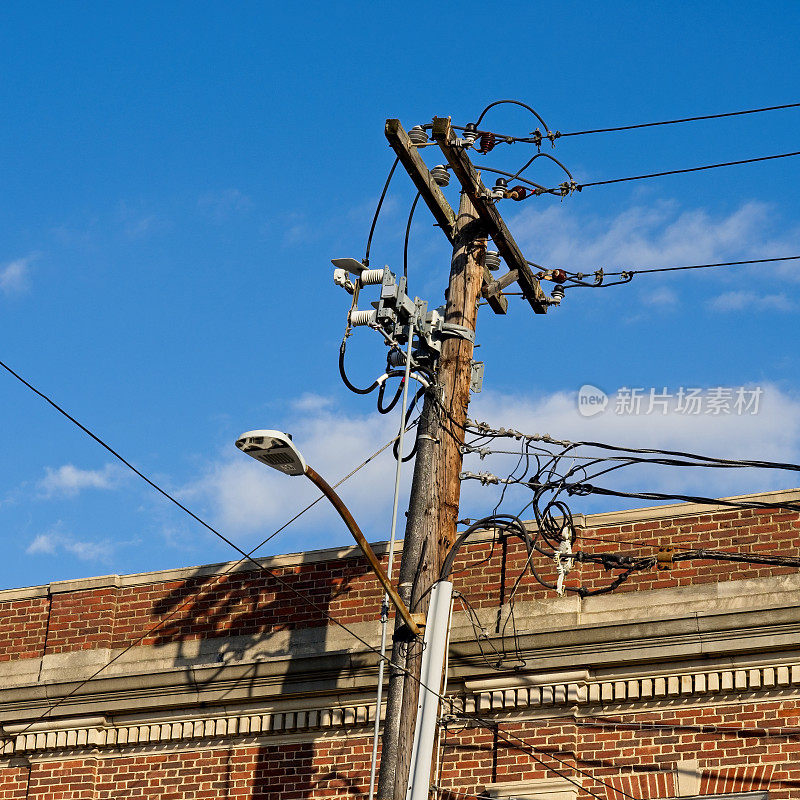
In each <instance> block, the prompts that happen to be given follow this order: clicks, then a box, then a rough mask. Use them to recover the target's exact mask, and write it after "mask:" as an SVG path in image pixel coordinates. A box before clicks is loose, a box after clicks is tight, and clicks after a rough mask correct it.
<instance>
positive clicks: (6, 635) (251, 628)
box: [0, 510, 800, 660]
mask: <svg viewBox="0 0 800 800" xmlns="http://www.w3.org/2000/svg"><path fill="white" fill-rule="evenodd" d="M579 532H580V539H579V541H578V543H577V547H580V548H582V549H585V550H588V551H594V552H621V553H626V554H634V555H653V554H655V553H656V552H657V550H658V548H659V547H660V546H665V547H675V548H677V549H689V548H696V547H701V548H706V549H723V550H724V549H729V550H737V551H743V550H747V551H751V552H754V553H764V552H770V553H781V554H783V555H792V556H800V518H799V517H798V515H796V514H788V513H777V512H771V511H753V510H745V511H723V512H713V513H709V514H707V515H697V516H691V517H685V518H677V519H656V520H652V521H648V522H640V523H635V524H627V525H609V526H604V527H588V528H585V529H581V530H580V531H579ZM501 552H502V549H501V547H500V545H499V544H496V545H495V546H494V547H493V546H492V544H491V543H489V542H482V543H478V544H472V545H467V546H465V547H464V548H463V549H462V552H461V554H460V556H459V558H458V560H457V561H456V566H455V573H456V579H455V584H456V587H457V588H458V589H459V591H461V592H462V593H463V594H464V595H465V596H466V597H467V598H468V599H469V600H470V602H471V603H473V605H475V606H476V607H477V608H481V607H492V606H496V605H497V603H498V600H499V597H500V585H501V571H500V562H501ZM490 554H491V558H489V556H490ZM526 558H527V553H526V551H525V549H524V547H523V545H522V544H521V542H519V540H516V539H511V540H509V542H508V546H507V552H506V573H505V582H506V593H507V592H508V590H510V588H511V587H512V585H513V583H514V581H515V579H516V577H517V576H518V574H519V573H520V571H521V570H522V569H523V568H524V566H525V561H526ZM487 559H488V560H487ZM384 563H385V559H384ZM473 564H478V565H479V566H477V567H471V566H470V565H473ZM542 568H543V571H544V573H545V575H548V576H549V577H550V578H552V577H553V575H552V570H550V571H549V573H548V568H549V565H547V564H545V565H544V566H543V567H542ZM273 571H274V572H275V573H276V574H277V575H278V576H279V577H280V578H281V580H282V581H284V583H285V584H288V585H289V586H291V587H293V589H295V590H296V591H297V592H299V593H301V594H302V595H303V596H305V597H307V598H309V599H310V600H311V601H312V602H313V603H314V605H312V604H311V603H308V602H304V601H302V600H300V599H299V598H298V596H297V594H295V592H293V591H292V590H291V589H289V588H286V586H283V585H281V584H279V583H278V582H277V581H275V580H274V579H273V578H271V577H270V576H268V575H265V574H264V573H258V572H250V571H246V572H238V571H237V572H236V573H234V574H232V575H228V576H224V575H223V576H220V575H204V576H202V577H190V578H187V579H183V580H171V581H165V582H159V583H152V584H146V585H133V586H124V587H119V588H114V587H112V588H109V587H101V588H97V589H90V590H85V591H72V592H67V593H62V594H54V595H53V598H52V608H51V609H50V610H49V627H48V605H49V601H48V599H47V598H36V599H33V600H16V601H12V602H8V603H0V659H2V660H9V659H13V658H35V657H40V656H41V655H42V654H43V653H44V652H45V640H46V652H47V653H48V654H49V653H64V652H69V651H71V650H86V649H92V648H100V647H112V648H122V647H125V646H127V645H128V644H130V643H131V642H132V641H134V640H137V639H139V638H140V637H142V636H144V639H143V640H142V644H165V643H168V642H175V641H187V640H193V639H202V638H211V637H225V636H234V635H249V636H255V635H258V634H261V633H264V632H266V631H274V630H287V629H288V630H296V629H302V628H309V627H316V626H320V625H324V624H325V622H326V620H325V613H329V614H331V615H332V616H334V617H335V618H336V619H337V620H339V621H341V622H342V623H344V624H352V623H357V622H365V621H370V620H374V619H375V618H376V616H377V611H378V608H379V605H380V600H381V592H380V591H379V587H378V584H377V582H376V581H375V580H374V577H373V576H372V573H371V572H369V570H368V566H367V564H366V562H365V560H364V559H362V558H357V557H353V558H348V559H335V560H331V561H323V562H317V563H310V564H302V565H298V566H293V567H288V568H287V567H283V568H274V569H273ZM794 571H795V570H793V569H791V568H786V567H768V566H756V565H748V564H734V563H725V562H710V561H702V562H701V561H687V562H680V563H678V564H675V565H674V566H673V567H672V569H670V570H668V571H658V570H655V569H653V570H649V571H646V572H639V573H634V574H633V575H632V576H631V577H630V578H629V579H628V580H627V581H626V582H625V583H623V584H622V585H621V586H620V587H619V588H618V589H616V590H615V591H617V592H632V591H642V590H646V589H661V588H670V587H683V586H691V585H693V584H703V583H713V582H720V581H733V580H744V579H748V578H760V577H769V576H774V575H782V574H789V573H793V572H794ZM611 578H612V574H611V573H609V572H604V571H603V570H602V569H601V568H600V567H598V566H595V565H591V564H578V565H576V567H575V569H574V570H573V572H572V573H571V574H570V575H569V576H568V579H567V586H571V587H576V586H579V585H580V586H583V587H585V588H587V589H598V588H602V587H604V586H607V585H608V583H609V582H610V580H611ZM549 597H552V592H551V591H549V590H546V589H543V588H542V587H541V586H539V584H538V583H536V582H535V581H534V580H533V579H532V578H531V577H530V576H527V577H525V578H524V579H523V581H522V582H521V583H520V585H519V587H518V588H517V590H516V593H515V598H516V600H517V601H525V600H533V599H537V600H540V599H541V600H543V599H547V598H549ZM155 626H158V629H157V630H156V631H155V632H153V633H152V634H149V635H148V631H149V630H150V629H151V628H153V627H155Z"/></svg>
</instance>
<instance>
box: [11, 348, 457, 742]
mask: <svg viewBox="0 0 800 800" xmlns="http://www.w3.org/2000/svg"><path fill="white" fill-rule="evenodd" d="M0 367H2V368H3V369H5V370H6V371H7V372H8V373H10V374H11V375H13V376H14V377H15V378H16V379H17V380H18V381H20V383H22V384H23V385H24V386H26V387H27V388H28V389H30V390H31V391H32V392H33V393H34V394H36V395H38V396H39V397H41V398H42V399H43V400H45V402H47V403H48V404H49V405H51V406H52V407H53V408H54V409H56V411H58V412H59V413H60V414H62V415H63V416H64V417H66V418H67V419H68V420H69V421H70V422H72V423H73V424H74V425H76V426H77V427H78V428H80V429H81V430H82V431H83V432H84V433H86V434H87V435H88V436H89V437H91V438H92V439H94V441H96V442H97V443H98V444H99V445H100V446H101V447H103V448H104V449H105V450H107V451H108V452H109V453H111V454H112V455H113V456H114V457H115V458H116V459H118V460H119V461H121V462H122V463H123V464H124V465H125V466H127V467H128V468H129V469H130V470H132V471H133V472H134V473H136V475H138V476H139V477H140V478H141V479H142V480H143V481H145V483H147V484H148V485H149V486H151V487H152V488H154V489H155V490H156V491H157V492H159V494H161V495H163V496H164V497H165V498H167V500H169V501H170V502H171V503H174V504H175V505H176V506H178V508H180V509H181V510H183V511H184V512H186V513H187V514H188V515H189V516H190V517H192V519H194V520H196V521H197V522H199V523H200V524H201V525H202V526H203V527H204V528H206V529H207V530H208V531H210V532H211V533H213V534H214V535H215V536H217V537H218V538H219V539H221V540H222V541H223V542H225V543H226V544H227V545H229V546H230V547H232V548H233V549H234V550H235V551H236V552H237V553H239V555H241V556H242V558H241V560H240V561H239V562H237V564H236V565H234V566H237V565H238V564H240V563H243V562H245V561H249V562H251V563H252V564H253V565H254V566H255V567H256V569H258V570H259V571H261V572H265V573H266V574H267V575H269V576H270V577H272V578H273V579H274V580H276V581H277V582H278V583H279V584H280V585H281V586H283V587H284V588H285V589H288V590H289V591H291V592H292V593H293V594H294V595H296V596H297V598H298V599H300V600H302V601H303V602H305V603H306V604H307V605H308V606H310V607H311V608H313V609H314V610H315V611H318V612H319V613H320V614H322V616H323V617H324V618H325V619H327V620H329V621H330V622H332V623H333V624H335V625H337V626H339V627H340V628H342V630H344V631H345V632H347V633H349V634H350V635H351V636H352V637H353V638H355V639H356V640H357V641H358V642H360V643H361V644H362V645H363V646H364V647H366V648H367V649H368V650H370V651H371V652H373V653H376V654H377V655H378V656H379V657H380V652H379V651H378V650H377V648H374V647H372V645H370V644H369V643H368V642H367V641H366V640H365V639H363V638H362V637H361V636H359V635H358V634H357V633H356V632H355V631H353V630H352V629H351V628H349V627H348V626H347V625H345V624H344V623H342V622H340V621H339V620H338V619H336V617H333V616H332V615H331V614H330V613H329V612H328V611H327V610H326V609H324V608H323V607H322V606H320V605H319V604H318V603H316V602H315V601H314V600H313V599H312V598H311V597H309V596H308V595H306V594H304V593H303V592H301V591H299V590H298V589H296V588H295V587H294V586H293V585H292V584H291V583H289V582H288V581H286V580H284V579H283V578H282V577H281V576H280V575H278V574H276V573H275V572H273V571H272V570H270V569H268V568H267V567H265V566H264V565H263V564H261V563H260V562H258V561H256V560H255V559H254V558H253V557H252V553H246V552H245V551H244V550H242V549H241V548H240V547H239V546H238V545H236V544H234V542H232V541H231V540H230V539H229V538H228V537H227V536H225V535H224V534H222V533H220V532H219V531H218V530H216V529H215V528H214V527H212V526H211V525H210V524H209V523H207V522H206V521H205V520H203V519H201V518H200V517H199V516H198V515H197V514H195V513H194V512H193V511H191V510H190V509H189V508H187V507H186V506H185V505H184V504H183V503H181V502H180V501H179V500H177V499H176V498H174V497H173V496H172V495H171V494H169V492H167V491H165V490H164V489H162V488H161V487H160V486H159V485H158V484H156V483H155V482H153V481H152V480H151V479H150V478H148V477H147V476H146V475H145V474H144V473H143V472H141V471H140V470H138V469H137V468H136V467H134V466H133V465H132V464H131V463H130V462H129V461H128V460H126V459H125V458H123V456H121V455H120V454H119V453H118V452H117V451H116V450H114V449H113V448H112V447H111V446H110V445H108V444H106V443H105V442H104V441H103V440H102V439H101V438H100V437H99V436H97V435H96V434H95V433H93V432H92V431H91V430H89V428H87V427H86V426H85V425H83V424H82V423H80V422H78V420H77V419H75V417H73V416H72V415H71V414H69V413H68V412H67V411H65V410H64V409H63V408H62V407H61V406H60V405H58V403H56V402H55V401H54V400H52V399H51V398H50V397H48V396H47V395H46V394H44V393H43V392H41V391H40V390H39V389H37V388H36V387H35V386H33V385H32V384H31V383H29V382H28V381H27V380H25V378H23V377H22V376H21V375H20V374H19V373H17V372H15V371H14V370H13V369H12V368H11V367H9V366H8V365H7V364H6V363H5V362H3V361H0ZM396 438H398V437H394V438H393V439H392V440H391V441H390V442H389V444H391V443H392V442H393V441H394V439H396ZM387 446H388V445H387ZM382 449H385V447H384V448H382ZM379 452H380V451H379ZM374 457H375V456H374V455H373V456H370V458H369V459H367V461H366V462H365V463H367V462H368V461H370V460H372V458H374ZM340 482H341V481H340ZM262 544H263V543H262ZM258 547H261V544H260V545H258ZM252 552H255V551H252ZM231 569H233V567H232V568H231ZM147 635H148V634H145V635H144V636H142V637H141V638H140V639H139V640H138V641H142V639H144V638H145V637H146V636H147ZM127 649H128V650H129V649H130V647H128V648H127ZM121 656H122V653H120V654H118V655H117V656H116V657H115V658H114V659H113V661H115V660H117V658H120V657H121ZM384 658H385V657H384ZM385 660H388V659H385ZM109 663H112V662H109ZM106 666H108V664H106V665H104V666H103V667H101V668H100V669H99V670H98V671H97V673H95V675H97V674H99V673H100V672H101V671H102V670H103V669H105V667H106ZM409 674H410V673H409ZM95 675H93V676H91V677H90V678H87V679H85V680H84V681H83V682H82V683H80V684H79V685H78V686H76V687H75V688H74V689H72V690H71V691H70V692H69V693H68V694H66V695H65V696H64V697H62V698H61V699H60V700H58V702H56V703H55V704H53V705H52V706H50V707H49V708H48V709H47V711H45V713H44V714H42V715H41V716H40V717H37V718H36V719H35V720H33V721H32V722H30V723H29V725H28V726H27V728H26V730H27V729H28V728H30V726H31V725H34V724H35V723H36V722H38V721H39V720H40V719H43V718H44V717H46V716H47V715H48V714H50V713H52V711H53V710H54V709H55V708H57V707H58V706H59V705H61V704H62V703H63V702H65V701H66V700H67V699H68V698H69V697H71V696H72V695H74V694H75V692H77V691H78V690H79V689H80V688H81V687H82V686H84V685H86V683H88V681H89V680H91V679H92V678H93V677H95ZM416 680H418V679H416ZM420 685H422V684H420ZM426 688H427V687H426ZM431 691H432V690H431ZM440 697H441V696H440ZM442 699H443V700H445V698H442ZM445 702H446V700H445Z"/></svg>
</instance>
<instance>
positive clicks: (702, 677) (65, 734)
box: [0, 664, 800, 797]
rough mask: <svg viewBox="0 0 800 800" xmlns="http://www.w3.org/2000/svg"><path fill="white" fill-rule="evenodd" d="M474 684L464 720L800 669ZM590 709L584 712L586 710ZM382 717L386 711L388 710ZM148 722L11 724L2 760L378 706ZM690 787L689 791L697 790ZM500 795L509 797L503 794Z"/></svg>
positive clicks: (640, 700)
mask: <svg viewBox="0 0 800 800" xmlns="http://www.w3.org/2000/svg"><path fill="white" fill-rule="evenodd" d="M495 683H496V685H495V686H493V685H492V682H491V681H490V680H481V681H474V682H467V683H466V684H464V689H465V692H464V693H463V694H458V695H453V697H452V699H453V706H454V708H455V709H456V710H463V712H464V713H465V714H474V715H476V716H482V715H493V716H495V715H503V714H508V713H519V712H523V714H524V712H528V713H533V714H534V715H535V716H544V717H547V716H551V715H553V714H555V715H559V714H561V715H564V714H571V713H574V712H576V711H577V712H578V713H580V712H581V711H582V710H585V711H593V712H594V713H597V710H596V706H597V705H600V706H602V705H615V704H620V703H627V704H633V705H634V710H635V706H636V705H641V706H642V707H643V708H650V707H653V706H654V705H658V704H659V703H662V702H663V703H673V702H674V700H675V699H676V698H681V699H694V700H695V702H699V703H708V704H718V703H721V702H726V695H727V696H728V697H727V699H728V700H729V701H730V702H736V701H737V699H738V696H739V695H740V694H741V693H743V692H747V693H752V692H758V693H759V694H760V695H762V696H763V695H768V694H769V693H770V692H773V691H776V690H777V691H781V692H785V690H792V689H795V687H798V688H796V689H795V691H796V692H797V693H800V664H795V665H779V666H760V667H751V668H748V669H730V670H721V669H716V670H705V671H698V672H686V673H677V674H669V675H657V676H649V677H648V676H640V677H635V678H628V679H625V680H593V679H592V678H591V677H590V675H589V672H588V671H572V672H565V673H560V674H559V673H551V674H550V675H539V676H525V675H520V676H516V677H513V678H512V677H503V678H499V679H498V680H497V681H496V682H495ZM582 707H583V708H582ZM382 713H383V709H382ZM154 716H157V717H158V718H153V719H149V720H148V719H144V720H143V721H138V720H136V721H128V722H126V721H124V720H115V719H114V718H111V717H88V718H87V717H83V718H81V719H73V720H62V721H41V722H37V723H34V724H32V725H30V726H28V725H26V724H25V723H18V724H13V725H5V726H4V727H3V730H2V736H3V738H2V740H0V755H3V756H11V755H22V754H32V753H43V752H48V751H62V750H73V749H85V748H90V749H91V748H95V749H99V750H102V749H104V748H121V747H131V746H138V747H140V746H143V745H155V744H161V743H170V742H189V741H192V740H200V741H202V740H219V739H221V738H223V739H231V738H237V737H255V736H257V737H259V738H262V737H271V736H284V737H285V736H287V735H306V736H308V737H309V738H315V737H316V736H322V735H332V736H343V735H347V733H348V732H349V731H359V730H362V729H363V730H366V729H367V728H368V727H369V726H370V725H371V724H372V723H374V721H375V704H374V702H372V703H371V702H369V701H368V700H366V699H364V700H362V702H357V703H354V704H351V705H335V706H329V707H324V708H296V709H291V708H280V709H271V710H270V711H268V712H265V713H258V712H257V711H253V710H250V711H243V712H239V713H237V712H228V713H225V712H224V711H223V710H221V709H220V710H218V711H217V713H213V712H211V713H208V714H206V715H205V716H196V715H186V716H183V717H181V716H179V715H177V714H176V715H175V716H174V717H173V716H171V715H170V716H167V715H165V714H163V713H162V714H161V715H154ZM691 785H692V784H691V781H688V782H687V787H688V786H691ZM496 796H497V797H501V796H503V795H496Z"/></svg>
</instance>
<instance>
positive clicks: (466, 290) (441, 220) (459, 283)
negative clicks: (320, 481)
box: [377, 117, 547, 800]
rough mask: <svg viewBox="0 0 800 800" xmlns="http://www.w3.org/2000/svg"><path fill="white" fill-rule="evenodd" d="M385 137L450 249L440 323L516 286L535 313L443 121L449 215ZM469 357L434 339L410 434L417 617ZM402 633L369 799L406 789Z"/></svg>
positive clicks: (412, 705)
mask: <svg viewBox="0 0 800 800" xmlns="http://www.w3.org/2000/svg"><path fill="white" fill-rule="evenodd" d="M386 138H387V139H388V141H389V143H390V145H391V146H392V148H393V149H394V151H395V153H397V156H398V157H399V159H400V161H401V163H402V164H403V166H404V167H405V168H406V171H407V172H408V173H409V175H410V177H411V179H412V181H413V182H414V185H415V186H416V187H417V189H418V190H419V192H420V196H421V197H422V199H423V200H424V201H425V203H426V204H427V205H428V207H429V208H430V210H431V213H432V214H433V216H434V219H436V221H437V224H438V225H439V227H441V229H442V231H443V232H444V234H445V235H446V236H447V238H448V239H449V240H450V241H451V242H452V244H453V256H452V260H451V264H450V280H449V284H448V289H447V293H446V295H445V299H446V305H445V322H446V323H450V324H455V325H460V326H463V327H464V328H466V329H468V330H469V331H472V332H474V331H475V326H476V321H477V310H478V301H479V299H480V298H481V296H483V297H485V298H486V300H487V302H488V304H489V306H490V307H491V309H492V310H493V311H494V312H495V313H496V314H505V313H506V310H507V307H508V300H507V299H506V298H505V297H504V296H503V294H502V290H503V288H504V287H506V286H508V285H510V284H511V283H518V284H519V285H520V287H521V289H522V291H523V294H524V296H525V298H526V300H528V302H529V303H530V305H531V307H532V308H533V309H534V311H536V312H537V313H544V312H545V311H546V309H547V303H546V299H545V298H544V294H543V292H542V290H541V288H540V287H539V284H538V281H537V280H536V279H535V277H534V276H533V274H532V273H531V270H530V267H529V266H528V264H527V262H526V261H525V259H524V258H523V256H522V254H521V252H520V251H519V248H518V247H517V245H516V243H515V242H514V240H513V238H512V237H511V234H510V233H509V231H508V229H507V228H506V226H505V224H504V223H503V221H502V218H501V217H500V216H499V214H498V213H497V210H496V208H495V206H494V203H493V202H491V201H489V200H487V197H488V193H487V191H486V188H485V187H484V186H483V183H482V182H481V179H480V175H479V174H478V173H477V172H476V171H475V169H474V167H473V166H472V164H471V162H470V161H469V158H468V156H467V155H466V152H465V150H464V148H463V147H461V146H459V145H458V144H457V143H456V142H455V141H454V135H453V131H452V129H451V127H450V121H449V119H447V118H440V117H436V118H434V120H433V138H434V140H435V141H436V143H437V144H438V145H439V147H440V148H441V151H442V153H443V154H444V156H445V158H446V159H447V161H448V163H449V164H450V167H451V169H452V170H453V173H454V174H455V176H456V177H457V178H458V180H459V182H460V183H461V185H462V189H463V191H462V194H461V202H460V206H459V211H458V214H457V215H456V214H455V213H454V212H453V210H452V209H451V208H450V206H449V204H448V203H447V200H446V199H445V197H444V195H443V194H442V192H441V190H440V189H439V187H438V186H437V185H436V183H435V181H434V180H433V178H432V177H431V174H430V172H429V171H428V168H427V166H426V165H425V164H424V162H423V161H422V159H421V158H420V156H419V153H418V151H417V149H416V147H414V145H413V144H412V143H411V142H410V140H409V138H408V136H407V134H406V132H405V131H404V130H403V128H402V126H401V125H400V123H399V121H398V120H394V119H392V120H387V121H386ZM487 233H488V234H489V235H490V236H491V237H492V239H493V240H494V242H495V244H496V246H497V247H498V250H500V253H501V255H502V256H503V258H504V259H505V260H506V263H507V264H508V265H509V267H510V269H509V272H508V273H507V274H506V275H505V276H503V278H501V279H500V281H495V280H494V278H493V276H492V275H491V273H490V272H489V271H488V270H487V269H486V266H485V263H484V257H485V253H486V245H487ZM472 353H473V342H472V341H468V340H467V339H464V338H458V337H448V338H446V339H445V340H444V342H443V343H442V350H441V355H440V358H439V364H438V371H437V382H436V385H435V386H434V387H432V388H431V390H430V391H429V392H427V393H426V396H425V401H424V406H423V410H422V416H421V418H420V423H419V426H418V428H417V444H418V449H417V457H416V461H415V464H414V477H413V482H412V486H411V497H410V499H409V510H408V523H407V525H406V533H405V540H404V543H403V555H402V558H401V562H400V571H399V580H398V594H399V595H400V597H401V598H402V600H403V601H404V602H405V603H406V604H407V605H408V606H409V608H410V609H411V611H412V612H414V613H424V612H426V611H427V607H428V597H429V594H428V590H429V589H430V587H431V585H432V584H433V583H434V581H436V580H437V579H438V577H439V573H440V571H441V566H442V563H443V562H444V559H445V557H446V555H447V553H448V552H449V551H450V548H451V547H452V545H453V543H454V541H455V537H456V522H457V520H458V510H459V499H460V496H461V481H460V479H459V474H460V472H461V463H462V453H461V445H462V444H463V443H464V426H465V423H466V419H467V407H468V405H469V395H470V383H471V379H472ZM403 633H404V630H403V625H402V621H401V620H398V621H397V622H396V625H395V640H394V643H393V647H392V659H391V666H390V668H389V685H388V690H387V695H386V716H385V723H384V731H383V740H382V752H381V765H380V774H379V778H378V789H377V800H404V798H405V795H406V789H407V785H408V773H409V766H410V761H411V750H412V745H413V740H414V725H415V722H416V714H417V701H418V697H419V675H420V659H421V652H422V645H421V642H420V640H419V639H412V638H410V637H408V636H407V635H406V636H403V635H402V634H403ZM429 688H431V689H433V690H434V691H439V689H440V687H439V686H431V687H429Z"/></svg>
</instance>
